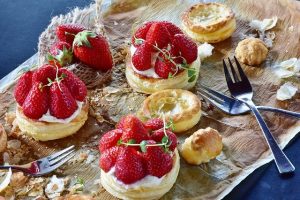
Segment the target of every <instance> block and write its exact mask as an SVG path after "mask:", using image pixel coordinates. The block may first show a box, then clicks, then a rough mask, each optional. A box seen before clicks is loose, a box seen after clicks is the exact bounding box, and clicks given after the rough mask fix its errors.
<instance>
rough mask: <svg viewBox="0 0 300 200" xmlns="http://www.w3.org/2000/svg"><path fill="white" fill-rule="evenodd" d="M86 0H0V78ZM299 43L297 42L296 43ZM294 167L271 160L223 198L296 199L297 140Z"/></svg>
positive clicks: (299, 178)
mask: <svg viewBox="0 0 300 200" xmlns="http://www.w3.org/2000/svg"><path fill="white" fill-rule="evenodd" d="M91 2H92V1H89V0H0V32H1V33H0V78H3V77H4V76H5V75H6V74H8V73H9V72H10V71H12V70H13V69H14V68H16V67H17V66H18V65H20V64H21V63H23V62H24V61H25V60H26V59H28V58H29V57H30V56H32V55H33V54H35V53H36V52H37V43H38V37H39V35H40V34H41V33H42V32H43V30H44V29H45V28H46V27H47V26H48V24H49V23H50V20H51V18H52V17H53V16H56V15H59V14H65V13H67V12H69V11H70V10H72V8H74V7H75V6H78V7H81V8H83V7H85V6H87V5H89V4H90V3H91ZM299 45H300V44H299ZM285 152H286V154H287V156H288V157H289V158H290V160H291V161H292V162H293V164H294V165H295V167H296V172H295V174H293V175H292V176H280V175H279V174H278V172H277V169H276V166H275V164H274V162H271V164H267V165H265V166H263V167H261V168H259V169H258V170H256V171H255V172H254V173H253V174H252V175H250V176H249V177H248V178H246V179H245V180H244V181H243V182H242V183H241V184H240V185H239V186H238V187H236V188H235V189H234V190H233V191H232V192H231V193H230V194H229V195H228V196H227V197H226V199H228V200H229V199H234V200H235V199H243V200H252V199H256V200H260V199H262V200H274V199H280V200H284V199H287V200H296V199H297V200H299V199H300V173H299V170H300V156H299V153H300V141H299V139H298V140H297V139H295V140H294V141H293V142H292V143H291V144H290V145H289V146H288V148H287V149H286V150H285Z"/></svg>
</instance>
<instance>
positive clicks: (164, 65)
mask: <svg viewBox="0 0 300 200" xmlns="http://www.w3.org/2000/svg"><path fill="white" fill-rule="evenodd" d="M176 68H177V67H176V66H175V65H174V64H173V63H171V62H170V61H168V60H165V59H163V58H161V57H158V59H156V62H155V66H154V71H155V73H156V74H157V75H158V76H159V77H161V78H164V79H167V78H168V77H169V76H171V75H173V74H175V73H176V72H177V69H176Z"/></svg>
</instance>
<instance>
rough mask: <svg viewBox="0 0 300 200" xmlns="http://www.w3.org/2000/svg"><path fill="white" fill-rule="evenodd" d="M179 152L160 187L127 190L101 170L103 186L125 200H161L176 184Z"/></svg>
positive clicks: (175, 152) (176, 153)
mask: <svg viewBox="0 0 300 200" xmlns="http://www.w3.org/2000/svg"><path fill="white" fill-rule="evenodd" d="M179 159H180V158H179V154H178V150H177V149H175V151H174V156H173V168H172V170H171V171H170V172H169V173H168V174H166V175H165V176H164V178H163V180H162V182H161V183H160V184H159V185H156V186H152V187H139V188H128V189H126V188H125V187H124V186H123V185H120V184H119V183H117V182H116V181H115V179H114V178H113V177H112V176H111V175H109V174H107V173H105V172H104V171H103V170H101V184H102V186H103V187H104V188H105V189H106V191H108V192H109V193H110V194H112V195H113V196H115V197H117V198H120V199H125V200H127V199H128V200H141V199H143V200H152V199H159V198H161V197H162V196H163V195H164V194H166V193H167V192H168V191H169V190H170V189H171V188H172V186H173V185H174V183H175V182H176V179H177V176H178V172H179V169H180V163H179Z"/></svg>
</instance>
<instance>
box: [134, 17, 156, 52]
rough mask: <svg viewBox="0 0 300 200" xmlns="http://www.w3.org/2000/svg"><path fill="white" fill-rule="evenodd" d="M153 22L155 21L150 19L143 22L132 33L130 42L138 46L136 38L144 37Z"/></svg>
mask: <svg viewBox="0 0 300 200" xmlns="http://www.w3.org/2000/svg"><path fill="white" fill-rule="evenodd" d="M153 23H156V22H154V21H150V22H146V23H145V24H143V25H142V26H141V27H139V28H138V29H137V30H136V32H135V33H134V35H133V36H132V38H131V43H132V45H133V46H135V47H138V46H139V45H140V44H139V43H138V42H136V39H144V40H145V39H146V35H147V33H148V31H149V29H150V27H151V25H152V24H153Z"/></svg>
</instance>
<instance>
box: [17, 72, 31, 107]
mask: <svg viewBox="0 0 300 200" xmlns="http://www.w3.org/2000/svg"><path fill="white" fill-rule="evenodd" d="M32 74H33V73H32V72H31V71H28V72H26V73H25V74H23V75H22V76H21V77H20V78H19V80H18V82H17V84H16V87H15V90H14V96H15V99H16V101H17V103H18V104H19V105H20V106H22V105H23V103H24V101H25V99H26V97H27V95H28V93H29V91H30V89H31V86H32Z"/></svg>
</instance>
